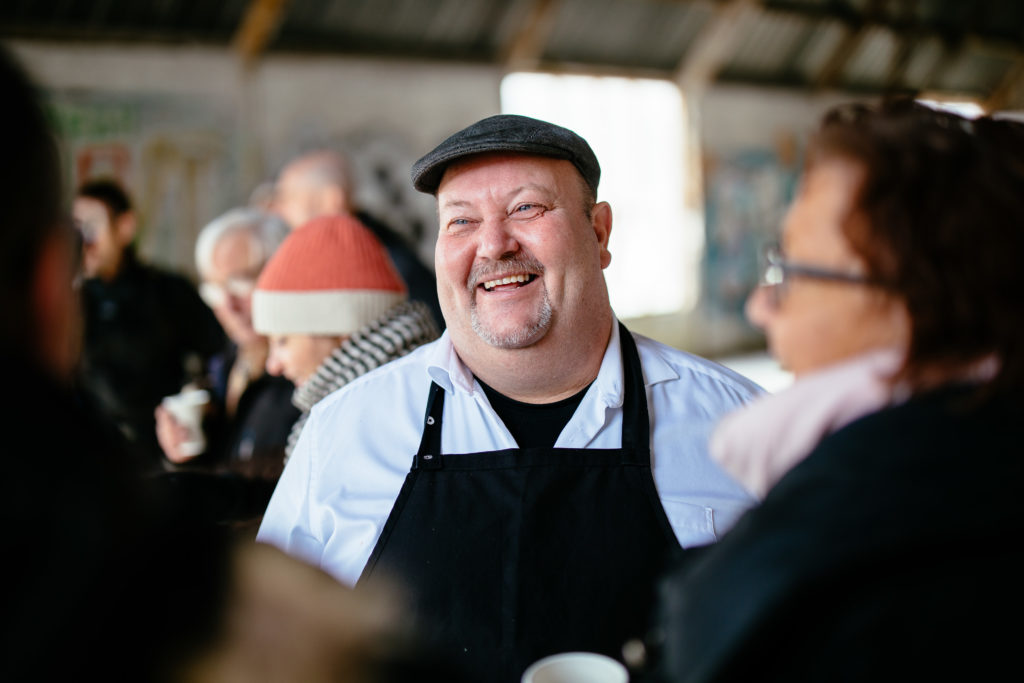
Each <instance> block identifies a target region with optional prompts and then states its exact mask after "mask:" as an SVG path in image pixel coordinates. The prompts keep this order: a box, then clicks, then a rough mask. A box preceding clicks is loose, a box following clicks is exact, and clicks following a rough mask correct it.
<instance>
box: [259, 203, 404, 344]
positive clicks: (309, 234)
mask: <svg viewBox="0 0 1024 683" xmlns="http://www.w3.org/2000/svg"><path fill="white" fill-rule="evenodd" d="M405 300H406V288H405V284H404V283H403V282H402V278H401V276H399V274H398V272H397V271H396V270H395V267H394V265H393V264H392V263H391V259H390V258H389V257H388V254H387V251H385V250H384V246H383V245H382V244H381V243H380V242H379V241H378V240H377V238H376V237H374V235H373V233H371V232H370V231H369V230H368V229H367V228H366V227H364V226H363V224H362V223H360V222H359V221H358V220H356V219H355V218H353V217H351V216H323V217H320V218H314V219H313V220H311V221H309V222H308V223H305V224H304V225H302V226H300V227H299V228H297V229H296V230H295V231H293V232H292V233H291V234H290V235H288V237H287V238H286V239H285V241H284V242H283V243H282V244H281V246H280V247H278V249H277V251H275V252H274V255H273V256H272V257H271V258H270V260H269V261H268V262H267V265H266V266H264V267H263V271H262V272H261V273H260V277H259V280H258V281H257V282H256V291H255V292H254V293H253V297H252V322H253V327H254V328H255V330H256V331H257V332H259V333H260V334H277V335H288V334H322V335H348V334H352V333H353V332H356V331H358V330H359V329H361V328H363V327H364V326H366V325H368V324H369V323H371V322H373V321H374V320H376V319H377V318H379V317H381V316H382V315H383V314H384V313H386V312H387V311H388V310H389V309H390V308H391V307H392V306H394V305H395V304H398V303H401V302H403V301H405Z"/></svg>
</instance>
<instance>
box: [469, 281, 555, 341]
mask: <svg viewBox="0 0 1024 683" xmlns="http://www.w3.org/2000/svg"><path fill="white" fill-rule="evenodd" d="M551 317H552V313H551V302H550V301H549V300H548V294H547V292H546V291H545V292H544V298H543V300H542V301H541V306H540V310H539V311H537V314H536V315H535V316H534V318H533V320H532V321H531V322H529V323H528V324H526V325H523V326H520V327H518V328H515V329H511V330H506V331H504V332H498V331H497V330H494V329H492V328H491V327H490V326H488V325H487V324H486V323H484V322H483V321H481V320H480V315H479V313H478V312H477V307H476V300H475V299H474V300H473V304H472V307H471V308H470V323H471V324H472V326H473V331H474V332H476V334H477V336H478V337H480V338H481V339H483V340H484V342H486V343H487V344H489V345H490V346H493V347H495V348H498V349H522V348H525V347H527V346H530V345H531V344H533V343H535V342H536V341H537V340H538V339H540V338H541V337H543V336H544V333H545V332H547V330H548V328H549V327H550V326H551Z"/></svg>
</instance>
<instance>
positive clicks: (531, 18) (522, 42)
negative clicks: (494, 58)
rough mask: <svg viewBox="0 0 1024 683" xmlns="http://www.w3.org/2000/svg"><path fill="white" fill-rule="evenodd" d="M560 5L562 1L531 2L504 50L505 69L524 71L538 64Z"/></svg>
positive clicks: (537, 0) (542, 0)
mask: <svg viewBox="0 0 1024 683" xmlns="http://www.w3.org/2000/svg"><path fill="white" fill-rule="evenodd" d="M561 4H562V0H533V3H532V4H531V5H530V9H529V12H527V15H526V19H525V20H524V21H523V23H522V25H521V26H520V27H519V30H518V31H517V32H516V34H515V36H513V37H512V40H510V41H509V43H508V45H507V46H506V48H505V50H504V55H503V56H502V61H503V62H504V64H505V68H507V69H508V70H510V71H516V70H519V71H524V70H529V69H534V68H536V67H537V66H538V65H539V64H540V62H541V59H542V58H543V56H544V46H545V45H547V41H548V36H550V35H551V30H552V29H553V28H554V25H555V19H556V18H557V16H558V8H559V6H560V5H561Z"/></svg>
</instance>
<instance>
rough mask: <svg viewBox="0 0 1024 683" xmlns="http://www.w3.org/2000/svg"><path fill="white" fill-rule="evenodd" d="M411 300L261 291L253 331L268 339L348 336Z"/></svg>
mask: <svg viewBox="0 0 1024 683" xmlns="http://www.w3.org/2000/svg"><path fill="white" fill-rule="evenodd" d="M407 298H408V297H407V296H406V295H405V294H404V293H400V292H385V291H367V290H327V291H313V292H288V291H266V290H260V289H257V290H256V291H255V292H253V297H252V322H253V329H255V330H256V332H257V333H259V334H264V335H268V334H274V335H289V334H323V335H348V334H352V333H353V332H356V331H358V330H359V329H361V328H363V327H365V326H366V325H368V324H369V323H371V322H373V321H374V320H376V319H377V318H379V317H381V316H382V315H384V314H385V313H387V312H388V310H389V309H391V307H392V306H395V305H396V304H399V303H401V302H403V301H405V300H406V299H407Z"/></svg>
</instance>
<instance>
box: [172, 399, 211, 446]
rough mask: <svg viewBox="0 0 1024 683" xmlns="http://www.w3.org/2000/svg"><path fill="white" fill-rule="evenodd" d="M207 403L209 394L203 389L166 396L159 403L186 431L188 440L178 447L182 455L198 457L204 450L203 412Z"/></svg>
mask: <svg viewBox="0 0 1024 683" xmlns="http://www.w3.org/2000/svg"><path fill="white" fill-rule="evenodd" d="M209 402H210V393H209V392H208V391H206V390H205V389H186V390H184V391H182V392H181V393H179V394H174V395H173V396H167V397H166V398H164V400H163V401H162V402H161V405H163V407H164V408H165V409H167V412H169V413H170V414H171V415H172V416H173V417H174V419H175V421H176V422H177V423H178V424H179V425H181V426H182V427H184V428H185V429H187V430H188V433H189V436H188V439H186V440H185V441H183V442H182V443H181V444H179V446H178V447H179V449H180V450H181V452H182V453H183V454H184V455H199V454H200V453H202V452H203V451H205V450H206V436H205V435H204V434H203V412H204V411H205V409H206V405H207V404H208V403H209Z"/></svg>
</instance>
